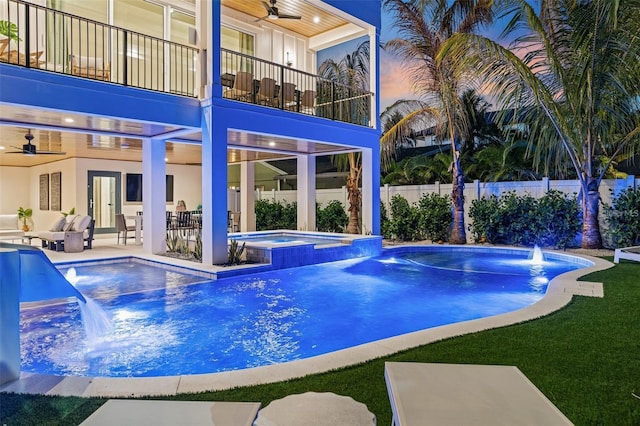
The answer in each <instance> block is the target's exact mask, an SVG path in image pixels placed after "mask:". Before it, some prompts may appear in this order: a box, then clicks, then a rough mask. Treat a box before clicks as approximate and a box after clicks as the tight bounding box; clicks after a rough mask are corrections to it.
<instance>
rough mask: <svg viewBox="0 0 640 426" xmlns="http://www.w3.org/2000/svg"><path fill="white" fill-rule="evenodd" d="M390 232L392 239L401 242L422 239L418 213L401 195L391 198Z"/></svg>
mask: <svg viewBox="0 0 640 426" xmlns="http://www.w3.org/2000/svg"><path fill="white" fill-rule="evenodd" d="M389 231H390V234H391V236H392V238H395V239H397V240H401V241H412V240H415V239H421V235H420V231H419V226H418V212H417V209H416V208H415V207H412V206H410V205H409V202H408V201H407V200H406V199H405V198H404V197H403V196H402V195H399V194H396V195H394V196H393V197H391V220H390V224H389Z"/></svg>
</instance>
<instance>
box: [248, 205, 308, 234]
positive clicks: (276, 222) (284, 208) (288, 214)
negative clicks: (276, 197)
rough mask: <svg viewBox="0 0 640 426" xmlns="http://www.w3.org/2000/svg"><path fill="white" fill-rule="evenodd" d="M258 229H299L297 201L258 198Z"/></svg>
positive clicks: (256, 208) (256, 209)
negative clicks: (281, 201)
mask: <svg viewBox="0 0 640 426" xmlns="http://www.w3.org/2000/svg"><path fill="white" fill-rule="evenodd" d="M255 211H256V230H258V231H270V230H273V229H293V230H295V229H298V206H297V204H296V202H295V201H294V202H293V203H290V204H289V203H286V202H283V203H280V202H278V201H269V200H257V201H256V203H255Z"/></svg>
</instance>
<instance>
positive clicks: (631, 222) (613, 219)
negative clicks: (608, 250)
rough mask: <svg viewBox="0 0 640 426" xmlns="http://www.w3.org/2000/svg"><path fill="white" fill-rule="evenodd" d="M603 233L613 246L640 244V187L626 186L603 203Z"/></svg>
mask: <svg viewBox="0 0 640 426" xmlns="http://www.w3.org/2000/svg"><path fill="white" fill-rule="evenodd" d="M603 212H604V216H605V221H606V223H607V227H608V229H607V231H606V232H605V235H606V237H607V239H608V240H609V241H610V242H609V243H608V244H610V245H611V247H613V248H617V247H628V246H635V245H638V244H640V189H633V188H627V189H624V190H622V191H620V193H619V194H618V196H616V197H614V198H613V199H612V202H611V205H608V204H603Z"/></svg>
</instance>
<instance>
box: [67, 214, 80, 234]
mask: <svg viewBox="0 0 640 426" xmlns="http://www.w3.org/2000/svg"><path fill="white" fill-rule="evenodd" d="M77 217H78V216H73V217H72V218H71V220H69V216H67V219H66V222H65V225H64V229H63V231H71V230H73V222H74V221H75V220H76V218H77Z"/></svg>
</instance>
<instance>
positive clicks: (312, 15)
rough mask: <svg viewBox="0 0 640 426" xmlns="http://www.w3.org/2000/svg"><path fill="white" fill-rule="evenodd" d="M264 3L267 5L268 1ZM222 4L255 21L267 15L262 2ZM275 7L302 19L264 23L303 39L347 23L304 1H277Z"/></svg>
mask: <svg viewBox="0 0 640 426" xmlns="http://www.w3.org/2000/svg"><path fill="white" fill-rule="evenodd" d="M264 1H266V2H267V3H269V0H264ZM222 4H223V5H224V6H226V7H228V8H230V9H234V10H237V11H238V12H242V13H244V14H247V15H249V16H253V17H254V18H256V19H258V18H262V17H264V16H265V15H266V14H267V12H266V10H265V8H264V6H263V5H262V0H222ZM276 7H277V8H278V12H279V13H281V14H287V15H299V16H301V17H302V18H301V19H276V20H272V19H266V20H265V22H268V23H270V24H273V25H277V26H279V27H282V28H285V29H287V30H290V31H293V32H295V33H298V34H302V35H303V36H305V37H314V36H317V35H319V34H322V33H325V32H327V31H331V30H334V29H336V28H338V27H341V26H343V25H346V24H347V23H348V22H347V21H346V20H344V19H342V18H340V17H338V16H336V15H334V14H331V13H328V12H327V11H325V10H323V9H320V8H318V7H316V6H314V5H312V4H311V3H309V2H306V1H304V0H277V3H276Z"/></svg>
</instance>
